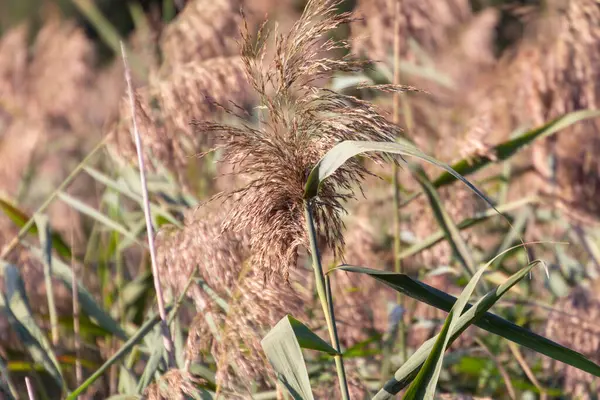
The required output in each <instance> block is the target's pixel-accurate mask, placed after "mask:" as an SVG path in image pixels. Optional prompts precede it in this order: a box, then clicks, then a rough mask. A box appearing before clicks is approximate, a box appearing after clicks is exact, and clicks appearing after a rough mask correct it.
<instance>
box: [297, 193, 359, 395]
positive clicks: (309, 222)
mask: <svg viewBox="0 0 600 400" xmlns="http://www.w3.org/2000/svg"><path fill="white" fill-rule="evenodd" d="M304 216H305V218H306V227H307V229H308V238H309V240H310V253H311V256H312V266H313V270H314V272H315V284H316V287H317V295H318V296H319V301H320V302H321V307H323V313H324V314H325V320H326V321H327V329H328V331H329V338H330V340H331V345H332V346H333V348H334V349H335V350H336V351H337V352H338V353H340V354H339V355H336V356H335V357H334V358H335V368H336V370H337V375H338V381H339V384H340V392H341V394H342V399H343V400H350V394H349V393H348V384H347V381H346V371H345V369H344V360H343V358H342V355H341V350H340V340H339V338H338V334H337V327H336V325H335V316H334V312H333V299H332V298H331V288H330V287H329V285H328V280H327V278H326V277H325V275H324V274H323V267H322V265H321V256H320V254H319V247H318V246H317V232H316V230H315V224H314V221H313V218H312V209H311V204H310V200H307V201H305V202H304Z"/></svg>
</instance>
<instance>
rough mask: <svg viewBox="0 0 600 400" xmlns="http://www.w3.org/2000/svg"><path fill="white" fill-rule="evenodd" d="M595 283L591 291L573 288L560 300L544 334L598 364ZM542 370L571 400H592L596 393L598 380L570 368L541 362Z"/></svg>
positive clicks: (599, 345) (599, 312) (599, 346)
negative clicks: (559, 383)
mask: <svg viewBox="0 0 600 400" xmlns="http://www.w3.org/2000/svg"><path fill="white" fill-rule="evenodd" d="M597 289H598V281H597V280H596V281H595V282H594V284H593V285H592V287H591V288H584V287H578V288H575V289H574V290H573V291H572V292H571V294H569V296H567V297H565V298H563V299H560V300H559V301H558V302H557V304H556V305H555V311H552V312H551V313H550V314H549V315H548V318H547V323H546V331H545V335H546V336H547V337H549V338H550V339H552V340H555V341H557V342H559V343H561V344H564V345H565V346H569V347H570V348H572V349H574V350H576V351H578V352H580V353H582V354H583V355H585V356H586V357H588V358H589V359H590V360H593V361H594V362H600V356H599V354H600V353H599V352H600V326H599V325H598V323H597V321H598V320H599V318H600V301H599V299H598V295H597V293H598V292H597ZM544 368H545V369H547V370H549V371H550V373H551V374H552V375H553V376H555V377H557V378H558V379H559V380H560V381H561V382H562V388H563V390H564V392H565V393H566V394H568V395H569V396H571V397H572V398H578V399H591V398H593V397H592V396H591V395H592V394H593V393H596V394H599V393H600V388H598V382H597V379H596V378H594V377H592V376H590V375H589V374H586V373H584V372H583V371H580V370H578V369H577V368H574V367H571V366H569V365H564V364H561V363H557V362H555V361H553V360H551V359H544Z"/></svg>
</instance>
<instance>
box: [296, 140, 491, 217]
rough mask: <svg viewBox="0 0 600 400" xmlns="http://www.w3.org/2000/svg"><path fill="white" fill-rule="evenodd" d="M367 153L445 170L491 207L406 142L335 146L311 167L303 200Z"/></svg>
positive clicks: (472, 187)
mask: <svg viewBox="0 0 600 400" xmlns="http://www.w3.org/2000/svg"><path fill="white" fill-rule="evenodd" d="M368 152H383V153H389V154H397V155H400V156H411V157H415V158H418V159H421V160H423V161H427V162H428V163H430V164H433V165H436V166H438V167H440V168H442V169H444V170H446V171H447V172H448V173H449V174H451V175H452V176H454V177H455V178H456V179H458V180H460V181H462V182H463V183H464V184H465V185H467V186H468V187H469V188H470V189H471V190H472V191H473V192H475V193H476V194H477V195H478V196H480V197H481V198H482V199H484V200H485V201H486V202H487V203H488V204H490V205H492V206H493V204H492V202H491V201H490V200H489V199H488V198H487V196H486V195H485V194H483V193H482V192H481V191H480V190H479V189H477V188H476V187H475V186H474V185H473V184H472V183H471V182H469V181H468V180H466V179H465V178H463V176H462V175H461V174H459V173H458V172H456V171H455V170H453V169H452V167H450V166H449V165H448V164H445V163H443V162H441V161H438V160H436V159H435V158H433V157H431V156H428V155H427V154H425V153H423V152H422V151H421V150H419V149H418V148H417V147H415V146H414V145H412V144H410V143H408V142H407V141H402V142H398V143H393V142H368V141H355V140H346V141H343V142H341V143H339V144H337V145H336V146H334V147H333V148H332V149H331V150H329V151H328V152H327V154H325V156H323V158H321V160H319V162H318V163H317V164H316V165H315V166H314V167H313V169H312V171H311V172H310V175H309V176H308V180H307V181H306V185H305V187H304V198H305V199H311V198H313V197H315V196H316V195H317V194H318V192H319V187H320V185H321V183H322V182H323V181H324V180H325V179H327V178H328V177H329V176H331V175H332V174H333V173H335V171H337V169H338V168H340V167H341V166H342V165H344V163H345V162H346V161H348V160H349V159H350V158H352V157H354V156H357V155H359V154H363V153H368Z"/></svg>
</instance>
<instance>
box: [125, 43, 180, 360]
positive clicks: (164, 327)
mask: <svg viewBox="0 0 600 400" xmlns="http://www.w3.org/2000/svg"><path fill="white" fill-rule="evenodd" d="M121 55H122V57H123V65H124V67H125V81H126V82H127V93H128V96H129V103H130V106H131V115H132V132H131V133H132V135H133V139H134V141H135V146H136V149H137V154H138V163H139V170H140V183H141V187H142V197H143V204H144V216H145V218H146V232H147V235H148V247H149V250H150V260H151V263H152V275H153V278H154V289H155V290H156V300H157V301H156V302H157V304H158V313H159V315H160V319H161V322H160V327H161V333H162V336H163V342H164V346H165V350H166V352H167V355H168V364H169V367H174V366H175V365H176V364H175V353H174V352H175V347H174V346H173V339H172V337H171V331H170V329H169V326H168V324H167V313H166V311H165V303H164V296H163V292H162V286H161V285H160V275H159V270H158V264H157V263H156V249H155V248H154V229H153V227H152V215H151V213H150V202H149V200H148V188H147V185H146V172H145V168H144V156H143V153H142V152H143V149H142V139H141V137H140V133H139V131H138V128H137V122H136V119H135V100H134V97H133V87H132V84H131V72H130V70H129V65H128V64H127V54H126V52H125V46H124V45H123V43H121Z"/></svg>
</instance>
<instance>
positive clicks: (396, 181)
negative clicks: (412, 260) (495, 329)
mask: <svg viewBox="0 0 600 400" xmlns="http://www.w3.org/2000/svg"><path fill="white" fill-rule="evenodd" d="M395 5H396V9H395V13H394V15H395V17H394V78H393V79H394V85H399V84H400V1H396V4H395ZM401 95H402V97H400V96H401ZM400 101H401V102H402V110H403V112H404V121H405V124H406V129H407V130H408V131H409V132H410V131H411V130H412V113H411V110H410V105H409V103H408V99H407V98H406V93H402V94H400V93H397V92H394V94H393V104H392V106H393V108H392V113H393V114H392V118H393V122H394V123H395V124H398V123H399V122H400V115H399V114H400V110H399V108H400V107H399V103H400ZM392 168H393V171H392V172H393V176H392V185H393V188H394V272H396V273H397V274H401V273H403V272H404V271H403V268H402V259H401V258H400V251H401V246H402V243H401V242H400V226H401V221H402V216H401V214H400V177H399V171H398V165H397V164H396V163H394V165H393V166H392ZM397 302H398V305H399V306H400V307H402V308H403V309H405V307H404V306H405V304H404V303H405V302H404V296H403V295H402V294H401V293H400V292H398V293H397ZM397 339H398V347H399V348H400V349H399V350H400V357H401V359H400V361H401V362H402V363H404V361H406V360H407V359H408V355H407V352H406V326H405V325H404V321H402V320H401V321H399V322H398V333H397ZM390 341H391V342H392V345H393V338H390ZM390 350H393V348H392V349H390ZM390 354H391V351H390ZM388 362H389V359H388ZM387 367H388V368H389V366H387ZM384 372H385V374H386V375H387V373H388V370H387V369H386V370H384ZM382 378H383V376H382Z"/></svg>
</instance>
